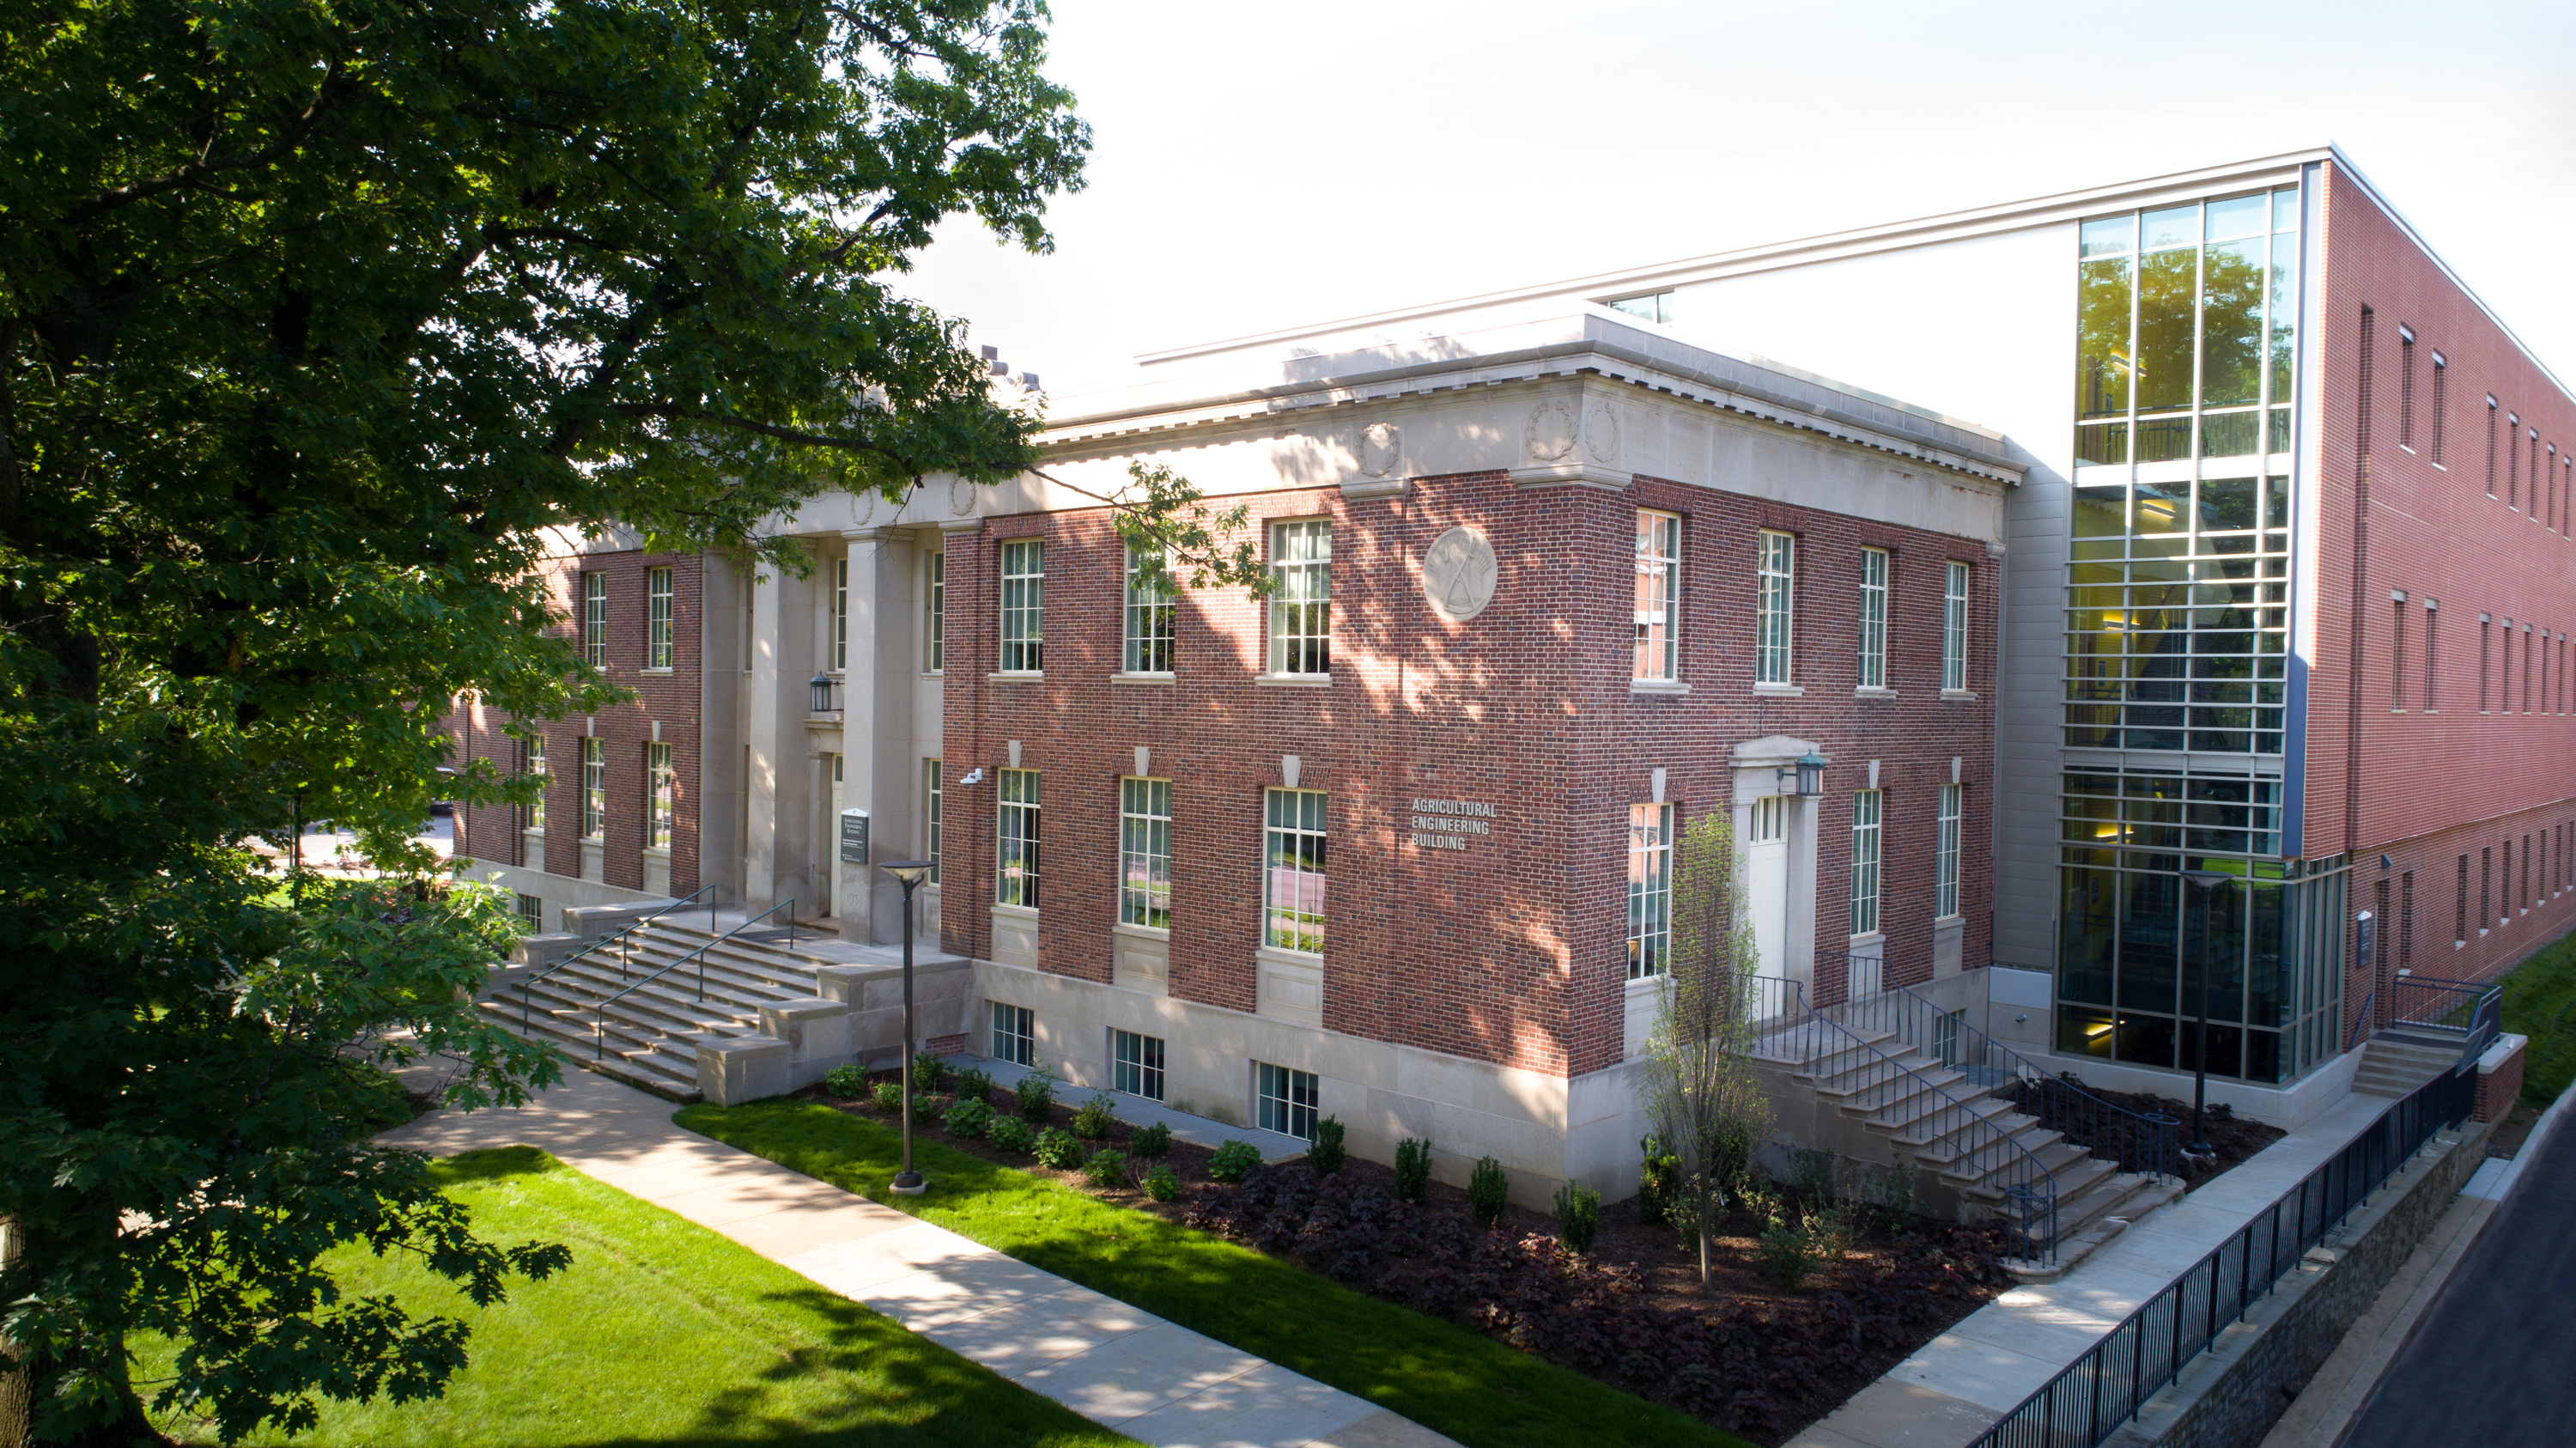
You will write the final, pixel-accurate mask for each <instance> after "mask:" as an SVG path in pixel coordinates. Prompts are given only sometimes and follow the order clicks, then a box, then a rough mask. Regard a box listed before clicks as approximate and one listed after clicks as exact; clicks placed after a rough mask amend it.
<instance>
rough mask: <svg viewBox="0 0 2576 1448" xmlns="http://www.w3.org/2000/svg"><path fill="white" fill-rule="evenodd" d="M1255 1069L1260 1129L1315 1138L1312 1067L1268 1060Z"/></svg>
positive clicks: (1256, 1063)
mask: <svg viewBox="0 0 2576 1448" xmlns="http://www.w3.org/2000/svg"><path fill="white" fill-rule="evenodd" d="M1254 1064H1255V1065H1256V1066H1257V1067H1258V1068H1259V1069H1258V1084H1257V1087H1256V1095H1257V1096H1258V1098H1259V1100H1260V1103H1261V1129H1262V1130H1264V1131H1275V1132H1278V1133H1279V1134H1280V1135H1282V1136H1294V1137H1297V1138H1299V1139H1300V1140H1304V1141H1313V1140H1314V1139H1315V1107H1316V1097H1317V1095H1318V1092H1317V1091H1316V1086H1317V1082H1316V1080H1315V1073H1314V1072H1312V1071H1292V1070H1290V1069H1288V1068H1287V1067H1285V1066H1273V1065H1271V1064H1270V1063H1269V1062H1267V1061H1260V1062H1255V1063H1254Z"/></svg>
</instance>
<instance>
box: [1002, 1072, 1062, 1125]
mask: <svg viewBox="0 0 2576 1448" xmlns="http://www.w3.org/2000/svg"><path fill="white" fill-rule="evenodd" d="M1011 1093H1012V1094H1013V1095H1015V1096H1017V1097H1019V1098H1020V1115H1021V1117H1022V1118H1023V1119H1025V1120H1029V1121H1044V1120H1046V1119H1047V1113H1049V1112H1051V1111H1053V1110H1055V1073H1053V1072H1051V1071H1049V1070H1048V1069H1047V1068H1046V1067H1044V1066H1040V1067H1038V1068H1037V1069H1036V1070H1033V1071H1031V1072H1030V1073H1029V1074H1027V1075H1025V1076H1023V1077H1021V1078H1020V1080H1019V1084H1018V1085H1015V1086H1013V1087H1012V1088H1011Z"/></svg>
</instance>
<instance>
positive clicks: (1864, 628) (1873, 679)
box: [1860, 548, 1887, 689]
mask: <svg viewBox="0 0 2576 1448" xmlns="http://www.w3.org/2000/svg"><path fill="white" fill-rule="evenodd" d="M1860 686H1861V687H1862V688H1864V689H1884V688H1886V687H1887V550H1886V549H1884V548H1864V549H1862V550H1860Z"/></svg>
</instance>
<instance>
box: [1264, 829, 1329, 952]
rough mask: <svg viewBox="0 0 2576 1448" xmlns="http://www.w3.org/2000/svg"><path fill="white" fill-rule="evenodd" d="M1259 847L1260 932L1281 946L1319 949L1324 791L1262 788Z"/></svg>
mask: <svg viewBox="0 0 2576 1448" xmlns="http://www.w3.org/2000/svg"><path fill="white" fill-rule="evenodd" d="M1266 803H1267V805H1268V810H1269V813H1268V818H1267V824H1266V828H1265V830H1264V838H1263V850H1262V862H1263V863H1262V875H1263V887H1264V888H1263V891H1262V910H1263V918H1264V920H1265V921H1266V924H1267V928H1266V929H1264V930H1263V932H1262V938H1263V939H1264V940H1266V941H1267V942H1269V943H1270V944H1272V945H1275V946H1277V947H1279V948H1280V949H1282V950H1302V951H1306V952H1308V953H1310V954H1317V955H1320V954H1322V953H1323V949H1324V792H1323V791H1322V790H1318V789H1274V790H1270V791H1268V799H1267V801H1266Z"/></svg>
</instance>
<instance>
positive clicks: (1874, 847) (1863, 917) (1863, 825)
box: [1851, 789, 1885, 935]
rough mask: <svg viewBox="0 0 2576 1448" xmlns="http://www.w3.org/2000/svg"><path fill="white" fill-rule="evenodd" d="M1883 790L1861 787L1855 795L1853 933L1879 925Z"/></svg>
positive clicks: (1852, 860)
mask: <svg viewBox="0 0 2576 1448" xmlns="http://www.w3.org/2000/svg"><path fill="white" fill-rule="evenodd" d="M1884 797H1885V796H1884V794H1883V792H1881V791H1879V790H1875V789H1864V790H1860V791H1858V792H1856V793H1854V794H1853V795H1852V843H1851V933H1852V934H1854V935H1869V934H1872V933H1874V932H1875V931H1876V930H1877V929H1878V810H1879V804H1880V801H1881V800H1882V799H1883V798H1884Z"/></svg>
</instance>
